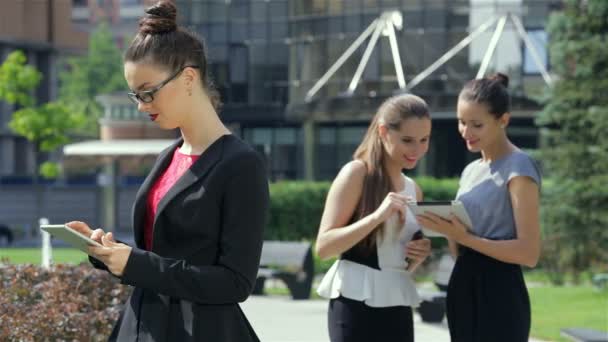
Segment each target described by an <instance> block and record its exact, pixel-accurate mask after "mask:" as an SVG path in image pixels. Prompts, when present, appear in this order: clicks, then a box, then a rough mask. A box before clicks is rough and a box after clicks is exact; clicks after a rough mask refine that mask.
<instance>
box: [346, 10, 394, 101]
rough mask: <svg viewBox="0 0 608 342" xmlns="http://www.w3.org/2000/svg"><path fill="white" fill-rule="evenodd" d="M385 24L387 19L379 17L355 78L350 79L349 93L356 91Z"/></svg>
mask: <svg viewBox="0 0 608 342" xmlns="http://www.w3.org/2000/svg"><path fill="white" fill-rule="evenodd" d="M384 25H386V20H385V19H384V18H380V19H378V24H377V25H376V29H375V30H374V34H372V37H371V38H370V39H369V43H368V44H367V48H365V52H363V57H361V61H360V62H359V66H358V67H357V70H356V71H355V75H354V76H353V79H352V80H351V81H350V85H349V86H348V90H347V92H348V93H349V94H352V93H354V92H355V89H356V88H357V84H358V83H359V80H360V79H361V75H362V74H363V70H364V69H365V66H366V65H367V62H369V57H370V56H371V55H372V52H373V50H374V46H376V43H377V42H378V37H380V33H381V32H382V29H383V28H384V27H383V26H384Z"/></svg>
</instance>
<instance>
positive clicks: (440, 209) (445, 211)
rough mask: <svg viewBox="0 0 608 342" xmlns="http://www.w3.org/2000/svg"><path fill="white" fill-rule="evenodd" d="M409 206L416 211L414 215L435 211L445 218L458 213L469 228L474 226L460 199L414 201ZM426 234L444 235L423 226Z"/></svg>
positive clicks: (457, 215) (434, 212)
mask: <svg viewBox="0 0 608 342" xmlns="http://www.w3.org/2000/svg"><path fill="white" fill-rule="evenodd" d="M408 206H409V207H410V209H411V210H412V212H413V213H414V215H422V214H424V213H425V212H429V213H433V214H435V215H437V216H440V217H443V218H445V219H449V218H450V214H454V215H456V217H458V218H459V219H460V221H462V223H463V224H464V225H465V226H467V227H468V228H469V229H471V227H472V226H473V224H472V222H471V218H470V217H469V214H468V213H467V210H466V209H465V208H464V205H463V204H462V202H460V201H430V202H418V203H415V202H412V203H408ZM422 231H423V233H424V235H426V236H444V235H443V234H441V233H438V232H436V231H433V230H430V229H427V228H424V227H423V228H422Z"/></svg>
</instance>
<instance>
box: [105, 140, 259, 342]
mask: <svg viewBox="0 0 608 342" xmlns="http://www.w3.org/2000/svg"><path fill="white" fill-rule="evenodd" d="M182 142H183V141H182V140H181V139H180V140H178V141H177V142H176V143H174V144H173V145H172V146H170V147H168V148H167V149H165V150H164V151H163V152H161V154H160V155H159V156H158V159H157V161H156V163H155V164H154V167H153V169H152V171H151V172H150V174H149V175H148V177H147V178H146V180H145V181H144V183H143V184H142V186H141V188H140V189H139V192H138V193H137V196H136V198H135V204H134V206H133V227H134V234H135V242H136V246H137V247H134V248H133V250H132V252H131V255H130V256H129V260H128V261H127V264H126V267H125V270H124V274H123V275H122V277H121V282H122V283H123V284H128V285H132V286H134V287H135V288H134V290H133V293H132V294H131V296H130V297H129V299H128V300H127V303H126V305H125V310H124V312H122V313H121V316H120V319H119V321H118V322H117V324H116V326H115V328H114V331H113V332H112V336H111V337H110V340H117V341H171V342H173V341H180V342H181V341H210V342H230V341H235V342H248V341H259V339H258V338H257V336H256V334H255V332H254V331H253V329H252V327H251V325H250V324H249V322H248V321H247V318H246V317H245V315H244V314H243V312H242V311H241V309H240V307H239V305H238V303H239V302H243V301H244V300H245V299H247V297H248V296H249V294H250V293H251V291H252V288H253V285H254V283H255V279H256V275H257V271H258V267H259V262H260V254H261V251H262V242H263V237H262V235H263V228H264V226H265V224H266V219H267V216H268V215H267V214H268V206H269V194H268V180H267V178H266V168H265V163H264V161H263V160H262V158H261V156H260V155H259V154H258V153H257V152H255V151H254V150H253V149H251V148H250V147H249V146H247V145H246V144H245V143H244V142H242V141H241V140H240V139H238V138H237V137H235V136H233V135H225V136H222V137H221V138H219V139H218V140H216V141H215V142H214V143H213V144H212V145H211V146H209V147H208V149H207V150H206V151H205V152H204V153H203V154H202V155H201V156H200V158H199V159H198V160H197V161H196V162H195V163H194V164H193V165H192V167H191V168H190V169H189V170H188V171H186V173H184V175H183V176H182V177H181V178H180V179H179V180H178V181H177V183H176V184H175V185H174V186H173V187H172V188H171V189H170V190H169V192H167V194H166V195H165V197H163V198H162V200H161V201H160V203H159V204H158V210H157V213H156V216H155V218H154V233H153V236H154V239H153V243H152V250H151V251H146V250H144V249H143V246H144V235H143V231H144V227H143V224H144V217H145V215H146V198H147V195H148V192H149V191H150V188H151V187H152V186H153V184H154V183H155V181H156V179H157V178H158V177H159V176H160V175H161V174H162V172H163V171H164V170H166V169H167V167H168V165H169V163H170V162H171V159H172V156H173V152H174V150H175V149H176V148H178V147H179V146H181V144H182ZM94 264H96V266H102V268H103V266H105V265H103V264H101V265H99V262H98V261H97V260H94Z"/></svg>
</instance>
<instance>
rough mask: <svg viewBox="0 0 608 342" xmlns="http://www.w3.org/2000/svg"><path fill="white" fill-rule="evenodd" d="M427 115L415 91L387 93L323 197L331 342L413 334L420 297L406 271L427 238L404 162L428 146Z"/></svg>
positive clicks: (320, 244)
mask: <svg viewBox="0 0 608 342" xmlns="http://www.w3.org/2000/svg"><path fill="white" fill-rule="evenodd" d="M430 133H431V119H430V115H429V111H428V107H427V105H426V103H425V102H424V100H422V99H421V98H419V97H417V96H414V95H409V94H408V95H400V96H395V97H392V98H389V99H388V100H386V101H385V102H384V103H383V104H382V105H381V106H380V108H379V109H378V112H377V113H376V115H375V117H374V119H373V121H372V123H371V125H370V127H369V129H368V131H367V134H366V135H365V137H364V139H363V142H362V143H361V145H360V146H359V147H358V148H357V150H356V151H355V154H354V160H353V161H351V162H349V163H348V164H346V165H345V166H344V167H343V168H342V170H341V171H340V173H339V174H338V176H337V177H336V179H335V180H334V182H333V184H332V186H331V188H330V190H329V193H328V195H327V201H326V203H325V209H324V212H323V217H322V219H321V225H320V227H319V234H318V236H317V242H316V252H317V254H318V255H319V256H320V257H321V258H328V257H332V256H339V259H338V260H337V261H336V263H335V264H334V265H333V266H332V267H331V269H330V270H329V271H328V272H327V274H326V275H325V277H324V278H323V280H322V282H321V284H320V286H319V288H318V290H317V291H318V293H319V294H320V295H321V296H323V297H326V298H330V302H329V312H328V326H329V335H330V338H331V341H332V342H346V341H348V342H357V341H376V340H377V339H378V336H379V334H380V335H381V336H382V340H383V341H389V342H390V341H399V342H406V341H413V340H414V328H413V319H412V308H413V307H416V306H418V304H419V302H420V298H419V297H418V293H417V291H416V287H415V284H414V281H413V280H412V277H411V272H412V271H413V270H414V269H415V268H416V267H417V266H418V265H420V263H422V262H423V261H424V260H425V259H426V257H427V256H428V255H429V254H430V249H431V244H430V241H429V240H428V239H425V238H423V239H418V240H412V238H413V237H414V235H416V236H417V237H418V235H419V233H418V232H419V231H420V228H419V226H418V223H417V221H416V218H415V217H414V215H413V214H412V212H411V211H410V210H409V209H408V207H407V203H408V202H409V201H416V200H418V201H420V200H422V192H421V190H420V188H419V187H418V186H417V185H416V183H414V181H413V180H411V179H410V178H408V177H405V176H403V174H402V170H403V169H412V168H414V167H415V166H416V163H417V161H418V160H419V159H420V158H421V157H422V156H423V155H424V154H425V153H426V152H427V150H428V144H429V138H430Z"/></svg>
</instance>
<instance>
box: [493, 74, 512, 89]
mask: <svg viewBox="0 0 608 342" xmlns="http://www.w3.org/2000/svg"><path fill="white" fill-rule="evenodd" d="M488 79H489V80H490V81H494V82H498V83H500V84H502V85H503V87H505V88H507V87H509V76H507V75H505V74H503V73H500V72H497V73H495V74H494V75H492V76H490V77H489V78H488Z"/></svg>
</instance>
